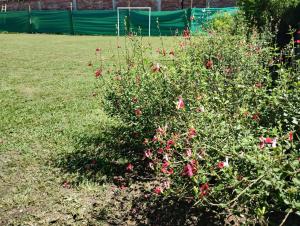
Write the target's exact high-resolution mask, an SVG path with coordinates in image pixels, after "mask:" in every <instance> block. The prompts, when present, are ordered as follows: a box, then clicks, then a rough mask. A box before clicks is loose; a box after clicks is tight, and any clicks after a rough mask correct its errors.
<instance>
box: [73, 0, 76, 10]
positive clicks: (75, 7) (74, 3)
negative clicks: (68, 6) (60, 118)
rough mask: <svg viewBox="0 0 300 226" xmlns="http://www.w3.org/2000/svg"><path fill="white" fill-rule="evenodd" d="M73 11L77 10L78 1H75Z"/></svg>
mask: <svg viewBox="0 0 300 226" xmlns="http://www.w3.org/2000/svg"><path fill="white" fill-rule="evenodd" d="M73 10H77V0H73Z"/></svg>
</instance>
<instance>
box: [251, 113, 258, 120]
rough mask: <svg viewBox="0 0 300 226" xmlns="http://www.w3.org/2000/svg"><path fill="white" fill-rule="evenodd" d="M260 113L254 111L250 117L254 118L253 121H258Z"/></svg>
mask: <svg viewBox="0 0 300 226" xmlns="http://www.w3.org/2000/svg"><path fill="white" fill-rule="evenodd" d="M259 116H260V114H259V113H255V114H254V115H252V119H253V120H254V121H259V120H260V117H259Z"/></svg>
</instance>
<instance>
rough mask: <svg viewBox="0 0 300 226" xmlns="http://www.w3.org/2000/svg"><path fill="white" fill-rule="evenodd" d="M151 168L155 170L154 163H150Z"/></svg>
mask: <svg viewBox="0 0 300 226" xmlns="http://www.w3.org/2000/svg"><path fill="white" fill-rule="evenodd" d="M149 168H150V169H152V170H154V164H153V162H149Z"/></svg>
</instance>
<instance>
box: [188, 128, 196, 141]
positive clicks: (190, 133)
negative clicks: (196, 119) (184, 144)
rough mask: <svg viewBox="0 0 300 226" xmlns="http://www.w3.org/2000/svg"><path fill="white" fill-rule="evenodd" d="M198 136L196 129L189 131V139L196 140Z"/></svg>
mask: <svg viewBox="0 0 300 226" xmlns="http://www.w3.org/2000/svg"><path fill="white" fill-rule="evenodd" d="M196 135H197V132H196V130H195V129H194V128H190V129H189V132H188V137H189V139H192V138H194V137H195V136H196Z"/></svg>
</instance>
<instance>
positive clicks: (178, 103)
mask: <svg viewBox="0 0 300 226" xmlns="http://www.w3.org/2000/svg"><path fill="white" fill-rule="evenodd" d="M183 108H184V102H183V99H182V97H181V96H179V97H178V102H177V104H176V109H177V110H179V109H183Z"/></svg>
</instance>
